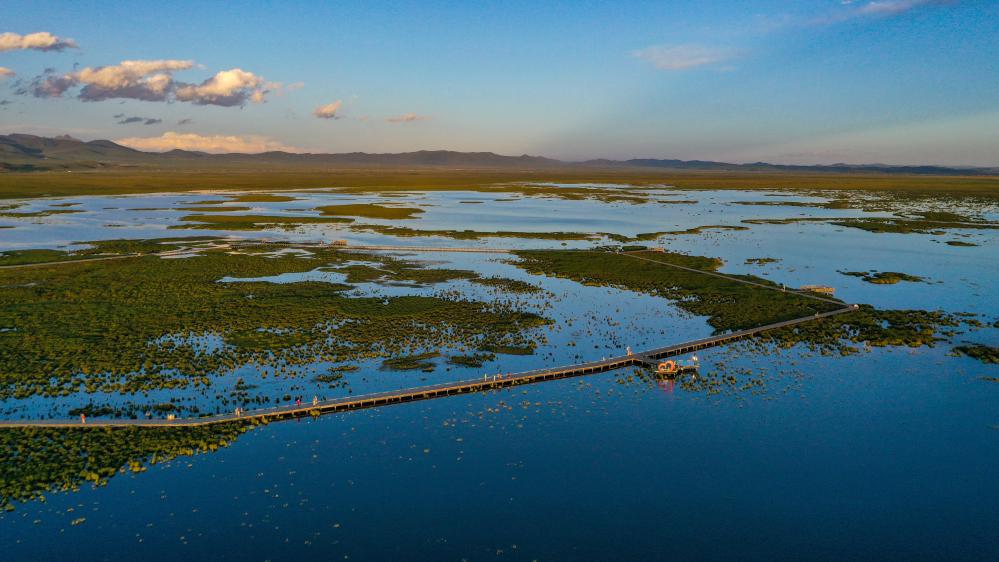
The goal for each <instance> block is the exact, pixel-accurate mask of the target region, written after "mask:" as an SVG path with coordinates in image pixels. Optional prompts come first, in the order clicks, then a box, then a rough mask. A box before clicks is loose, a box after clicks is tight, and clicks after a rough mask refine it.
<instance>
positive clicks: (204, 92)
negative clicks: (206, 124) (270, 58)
mask: <svg viewBox="0 0 999 562" xmlns="http://www.w3.org/2000/svg"><path fill="white" fill-rule="evenodd" d="M193 67H194V61H190V60H173V59H166V60H126V61H122V62H120V63H119V64H116V65H111V66H98V67H87V68H83V69H81V70H77V71H74V72H70V73H67V74H62V75H57V74H53V73H45V74H42V75H41V76H37V77H35V78H34V79H33V80H32V81H31V82H30V83H29V84H27V85H25V86H22V87H21V88H19V89H18V91H17V93H18V94H31V95H33V96H35V97H38V98H53V97H62V96H63V94H65V93H66V92H67V91H68V90H70V89H72V88H75V87H80V90H79V92H78V93H77V96H76V97H77V98H78V99H80V100H82V101H104V100H109V99H134V100H141V101H160V102H162V101H181V102H188V103H192V104H195V105H217V106H222V107H233V106H240V107H241V106H243V105H245V104H246V103H247V102H248V101H250V102H254V103H261V102H263V101H265V97H266V95H267V93H268V92H269V90H268V89H266V88H265V87H264V85H265V82H264V79H263V78H262V77H260V76H258V75H256V74H254V73H252V72H248V71H245V70H243V69H241V68H233V69H230V70H223V71H221V72H218V73H217V74H215V75H214V76H212V77H211V78H209V79H207V80H205V81H204V82H202V83H200V84H188V83H186V82H180V81H177V80H175V79H174V76H173V74H174V73H175V72H178V71H183V70H189V69H191V68H193Z"/></svg>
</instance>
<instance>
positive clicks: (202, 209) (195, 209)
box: [132, 205, 253, 213]
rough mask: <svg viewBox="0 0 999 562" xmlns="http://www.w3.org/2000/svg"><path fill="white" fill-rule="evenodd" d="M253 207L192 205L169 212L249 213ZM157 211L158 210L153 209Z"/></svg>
mask: <svg viewBox="0 0 999 562" xmlns="http://www.w3.org/2000/svg"><path fill="white" fill-rule="evenodd" d="M252 208H253V207H216V206H212V205H193V206H190V207H174V208H172V209H170V210H173V211H191V212H195V213H215V212H219V213H221V212H229V211H249V210H250V209H252ZM132 210H133V211H138V210H139V209H132ZM153 210H159V209H153Z"/></svg>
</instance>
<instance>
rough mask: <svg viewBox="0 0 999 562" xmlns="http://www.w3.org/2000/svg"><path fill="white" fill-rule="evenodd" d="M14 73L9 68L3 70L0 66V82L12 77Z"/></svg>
mask: <svg viewBox="0 0 999 562" xmlns="http://www.w3.org/2000/svg"><path fill="white" fill-rule="evenodd" d="M14 74H15V72H14V71H13V70H11V69H9V68H4V67H2V66H0V80H6V79H7V78H10V77H11V76H14Z"/></svg>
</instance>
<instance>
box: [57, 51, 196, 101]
mask: <svg viewBox="0 0 999 562" xmlns="http://www.w3.org/2000/svg"><path fill="white" fill-rule="evenodd" d="M193 66H194V62H193V61H189V60H126V61H122V62H121V63H119V64H116V65H114V66H99V67H96V68H90V67H87V68H84V69H82V70H78V71H76V72H71V73H69V74H67V75H65V76H64V77H63V78H64V79H65V78H69V79H70V80H72V81H73V82H74V85H75V84H83V89H81V90H80V99H82V100H84V101H101V100H106V99H111V98H132V99H138V100H146V101H163V100H165V99H166V98H167V96H168V95H169V93H170V91H171V90H172V89H173V87H174V82H173V74H172V73H173V72H175V71H177V70H187V69H189V68H191V67H193Z"/></svg>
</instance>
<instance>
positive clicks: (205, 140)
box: [114, 131, 301, 154]
mask: <svg viewBox="0 0 999 562" xmlns="http://www.w3.org/2000/svg"><path fill="white" fill-rule="evenodd" d="M114 142H116V143H118V144H120V145H123V146H127V147H129V148H134V149H136V150H144V151H148V152H166V151H169V150H175V149H180V150H195V151H200V152H210V153H212V154H225V153H230V152H241V153H248V154H252V153H258V152H270V151H272V150H282V151H285V152H301V151H300V150H299V149H297V148H294V147H291V146H287V145H285V144H284V143H282V142H280V141H278V140H275V139H272V138H270V137H265V136H260V135H199V134H197V133H176V132H173V131H168V132H166V133H163V134H162V135H160V136H158V137H127V138H123V139H117V140H115V141H114Z"/></svg>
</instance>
